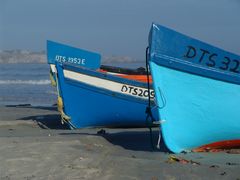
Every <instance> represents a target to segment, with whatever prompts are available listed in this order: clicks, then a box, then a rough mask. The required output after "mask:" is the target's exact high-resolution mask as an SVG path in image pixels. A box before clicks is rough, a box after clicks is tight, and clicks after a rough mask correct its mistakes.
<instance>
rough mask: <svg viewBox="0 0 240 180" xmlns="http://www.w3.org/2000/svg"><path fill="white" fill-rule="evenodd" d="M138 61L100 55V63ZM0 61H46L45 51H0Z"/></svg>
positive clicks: (129, 58) (126, 57) (125, 57)
mask: <svg viewBox="0 0 240 180" xmlns="http://www.w3.org/2000/svg"><path fill="white" fill-rule="evenodd" d="M111 62H117V63H120V62H124V63H131V62H138V61H137V60H136V59H133V58H131V57H128V56H102V63H111ZM0 63H47V56H46V52H44V51H41V52H30V51H26V50H4V51H0Z"/></svg>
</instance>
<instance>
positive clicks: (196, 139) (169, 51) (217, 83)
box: [149, 24, 240, 153]
mask: <svg viewBox="0 0 240 180" xmlns="http://www.w3.org/2000/svg"><path fill="white" fill-rule="evenodd" d="M149 41H150V68H151V73H152V78H153V86H154V90H155V96H156V99H157V104H158V107H160V108H158V111H159V114H160V118H161V119H162V120H165V121H164V123H163V124H162V125H161V128H162V133H163V138H164V141H165V143H166V145H167V147H168V148H169V149H170V150H171V151H172V152H174V153H179V152H182V151H189V150H192V149H194V148H197V147H200V146H203V145H207V144H211V143H215V142H223V141H225V142H226V141H228V140H232V141H235V142H239V141H238V140H240V113H239V112H240V111H239V110H240V109H239V99H240V75H239V71H240V67H239V60H240V57H239V56H237V55H235V54H231V53H228V52H226V51H223V50H221V49H218V48H216V47H213V46H211V45H208V44H206V43H203V42H200V41H198V40H195V39H192V38H189V37H187V36H185V35H183V34H180V33H177V32H175V31H173V30H170V29H168V28H165V27H163V26H160V25H156V24H153V26H152V29H151V32H150V40H149Z"/></svg>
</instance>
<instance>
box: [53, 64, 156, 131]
mask: <svg viewBox="0 0 240 180" xmlns="http://www.w3.org/2000/svg"><path fill="white" fill-rule="evenodd" d="M56 67H57V78H58V82H57V84H58V88H59V90H58V91H59V92H60V94H61V99H60V103H59V104H60V106H59V110H60V112H61V114H62V119H63V120H64V121H65V122H67V123H68V124H70V125H71V127H73V128H83V127H102V126H104V127H119V126H125V127H131V126H135V127H136V126H148V125H149V124H148V123H150V125H151V126H152V122H147V121H146V117H147V114H146V113H145V110H146V107H147V105H148V97H149V96H150V97H151V103H152V104H154V101H152V100H153V98H154V92H153V90H150V91H149V89H148V85H147V83H144V82H140V81H136V80H131V79H127V78H123V77H119V76H116V75H111V74H108V73H106V72H99V71H96V70H91V69H88V68H84V67H79V66H75V65H73V64H65V63H63V64H57V66H56ZM148 92H150V95H149V94H148ZM153 116H154V117H155V118H156V117H158V116H157V110H156V109H155V111H153Z"/></svg>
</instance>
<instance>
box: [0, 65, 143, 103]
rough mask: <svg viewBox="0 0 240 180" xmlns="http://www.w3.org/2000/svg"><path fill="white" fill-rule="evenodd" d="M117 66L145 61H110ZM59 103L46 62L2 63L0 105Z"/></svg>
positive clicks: (0, 69)
mask: <svg viewBox="0 0 240 180" xmlns="http://www.w3.org/2000/svg"><path fill="white" fill-rule="evenodd" d="M104 64H105V65H111V66H116V67H127V68H137V67H140V66H143V67H144V62H142V63H141V62H128V63H126V62H117V63H116V62H114V61H113V62H108V63H104ZM56 103H57V91H56V88H55V87H53V86H52V85H51V81H50V78H49V65H48V64H47V63H46V64H45V63H35V64H33V63H6V64H0V105H19V104H21V105H23V104H31V105H33V106H52V105H53V104H56Z"/></svg>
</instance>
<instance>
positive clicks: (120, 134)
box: [9, 105, 169, 152]
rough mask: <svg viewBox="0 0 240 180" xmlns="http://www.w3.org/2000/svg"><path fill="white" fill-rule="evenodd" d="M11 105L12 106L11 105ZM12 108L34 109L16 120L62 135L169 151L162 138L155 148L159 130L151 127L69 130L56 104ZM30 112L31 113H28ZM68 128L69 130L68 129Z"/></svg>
mask: <svg viewBox="0 0 240 180" xmlns="http://www.w3.org/2000/svg"><path fill="white" fill-rule="evenodd" d="M9 107H10V106H9ZM11 107H13V106H11ZM14 108H24V111H26V110H29V111H30V110H36V111H37V113H36V115H35V114H34V115H30V116H25V117H21V118H19V119H18V120H24V121H35V122H36V123H37V124H38V126H39V127H40V128H42V129H52V130H67V131H60V132H59V133H58V134H59V135H62V136H68V135H70V136H74V135H82V136H86V135H87V136H98V137H102V138H104V139H106V140H107V141H108V142H109V143H111V144H113V145H116V146H121V147H123V148H124V149H128V150H133V151H161V152H169V151H168V149H167V148H166V146H165V144H164V142H163V140H161V143H160V148H159V149H157V148H156V145H157V143H158V136H159V131H158V128H156V127H155V128H153V130H152V133H151V134H150V131H149V130H148V129H147V128H132V127H131V128H127V127H121V128H102V129H101V128H84V129H76V130H70V128H69V126H68V125H66V124H62V123H61V116H60V114H59V113H58V111H57V107H56V106H51V107H41V106H40V107H34V106H31V105H26V106H14ZM30 114H32V113H30ZM69 130H70V131H69Z"/></svg>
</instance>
